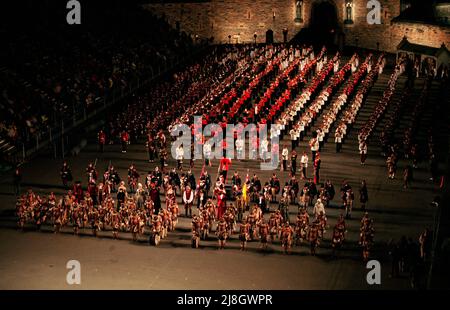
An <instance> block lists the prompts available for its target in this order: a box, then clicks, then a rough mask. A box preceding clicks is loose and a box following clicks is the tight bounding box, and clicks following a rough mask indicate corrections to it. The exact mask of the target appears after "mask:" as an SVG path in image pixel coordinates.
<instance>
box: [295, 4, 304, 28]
mask: <svg viewBox="0 0 450 310" xmlns="http://www.w3.org/2000/svg"><path fill="white" fill-rule="evenodd" d="M302 11H303V0H296V1H295V20H294V21H295V22H296V23H303V15H302Z"/></svg>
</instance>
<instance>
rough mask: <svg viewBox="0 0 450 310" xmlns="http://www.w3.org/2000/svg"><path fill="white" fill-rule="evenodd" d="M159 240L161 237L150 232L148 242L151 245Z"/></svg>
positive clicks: (155, 244) (156, 244)
mask: <svg viewBox="0 0 450 310" xmlns="http://www.w3.org/2000/svg"><path fill="white" fill-rule="evenodd" d="M160 241H161V237H160V236H159V234H157V233H155V232H153V233H151V235H150V238H149V243H150V244H151V245H154V246H158V245H159V242H160Z"/></svg>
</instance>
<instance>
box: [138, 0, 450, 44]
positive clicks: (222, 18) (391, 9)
mask: <svg viewBox="0 0 450 310" xmlns="http://www.w3.org/2000/svg"><path fill="white" fill-rule="evenodd" d="M320 2H329V3H331V4H332V5H334V6H335V8H336V13H337V17H338V23H339V28H340V30H342V32H343V33H344V40H345V44H346V45H353V46H355V45H358V46H360V47H367V48H372V49H376V48H377V47H379V48H380V49H381V50H385V51H389V52H393V51H395V49H396V46H397V44H398V43H400V41H401V39H402V38H403V36H405V35H406V37H407V38H408V40H409V41H410V42H411V43H417V44H423V45H429V46H433V47H439V46H440V45H441V44H442V43H445V44H446V46H447V47H448V48H450V28H449V27H443V26H436V25H424V24H415V23H404V22H401V23H400V22H391V20H392V19H393V18H394V17H396V16H398V15H399V14H400V1H399V0H397V1H396V0H380V3H381V24H379V25H369V24H368V23H367V19H366V17H367V14H368V12H369V9H368V8H367V3H368V0H353V11H352V12H353V22H354V23H353V24H349V25H348V24H344V22H343V21H344V19H345V2H346V1H345V0H304V1H303V6H302V14H301V15H302V19H303V21H302V22H298V21H295V18H296V0H211V1H210V2H201V3H165V4H161V3H156V4H147V5H145V7H146V9H148V10H150V11H151V12H153V13H155V14H157V15H162V14H165V15H166V17H167V19H168V21H169V22H170V23H171V24H173V25H174V26H175V24H176V22H179V25H180V29H181V30H182V31H186V32H187V33H190V34H192V35H194V36H195V35H198V36H199V37H202V38H211V37H214V42H215V43H228V42H231V43H250V42H254V34H256V35H257V37H256V41H257V42H258V43H262V42H265V40H266V31H267V30H268V29H271V30H273V33H274V41H275V42H282V41H283V29H287V30H288V33H287V39H288V40H290V39H291V38H292V37H293V36H295V34H297V33H298V32H299V31H300V30H301V29H302V28H303V27H308V26H309V23H310V19H311V12H312V8H313V6H314V4H315V3H320ZM229 36H231V38H229ZM377 43H378V45H377Z"/></svg>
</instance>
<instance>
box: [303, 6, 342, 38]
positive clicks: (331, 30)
mask: <svg viewBox="0 0 450 310" xmlns="http://www.w3.org/2000/svg"><path fill="white" fill-rule="evenodd" d="M309 28H310V31H311V32H312V34H313V36H312V37H313V38H314V41H315V43H317V44H325V45H336V44H337V43H338V42H337V38H338V34H339V33H340V32H341V31H340V27H339V23H338V9H337V7H336V4H335V3H334V1H331V0H322V1H314V2H313V3H312V5H311V12H310V22H309Z"/></svg>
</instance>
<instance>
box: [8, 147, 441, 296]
mask: <svg viewBox="0 0 450 310" xmlns="http://www.w3.org/2000/svg"><path fill="white" fill-rule="evenodd" d="M285 142H286V143H287V142H288V141H285ZM305 145H306V142H303V143H302V144H301V145H300V147H299V148H298V149H297V151H299V150H300V151H302V150H303V149H305V148H306V146H305ZM349 147H350V146H346V145H344V149H343V153H339V154H336V153H335V152H334V143H332V142H329V143H328V144H326V145H325V149H324V150H323V152H322V154H321V155H322V169H321V175H322V179H323V180H324V179H331V180H332V182H333V183H334V185H335V189H336V191H337V195H336V197H335V199H334V200H333V202H332V204H331V207H330V208H329V209H328V210H327V216H328V223H329V225H330V228H329V229H328V230H327V232H326V234H325V240H324V241H323V243H322V244H321V245H320V247H319V248H318V251H317V256H315V257H312V256H310V255H309V249H308V247H307V246H305V245H303V246H300V247H294V248H293V252H292V254H291V255H285V254H283V253H282V251H281V246H280V244H279V242H275V243H274V244H271V245H269V249H268V250H266V251H263V250H261V249H260V248H259V243H258V242H251V243H249V246H248V250H247V251H245V252H242V251H240V250H239V241H238V239H237V234H235V235H234V236H233V237H232V238H231V240H229V241H228V242H227V245H226V248H225V249H224V250H218V249H217V240H216V238H215V236H214V235H211V236H210V238H209V240H207V241H202V242H201V244H200V245H201V246H200V248H199V249H192V248H191V247H190V231H189V229H190V219H187V218H183V217H182V218H181V219H180V222H179V225H178V226H177V230H176V231H174V232H170V233H169V236H168V237H167V238H166V239H163V240H162V242H161V244H160V246H158V247H153V246H149V245H148V243H147V242H146V240H145V239H144V238H143V237H142V240H140V242H138V243H135V242H132V241H131V235H130V234H127V233H121V234H120V239H121V240H112V234H111V232H109V231H106V232H100V234H99V237H98V238H94V237H92V235H91V231H90V230H87V229H86V230H82V233H81V236H74V235H73V234H72V231H71V229H70V228H65V229H63V232H62V233H60V234H57V235H56V234H54V233H53V232H51V231H50V227H46V228H44V232H36V231H34V229H33V228H32V227H29V229H26V230H25V232H22V231H19V230H17V228H16V222H15V218H14V211H13V209H14V204H15V198H14V196H13V195H12V194H10V193H11V192H12V185H11V184H10V183H8V182H7V181H5V182H4V183H2V184H1V185H0V193H1V201H2V204H1V217H0V227H1V228H0V251H1V253H2V255H1V258H0V272H1V274H2V277H0V288H1V289H380V288H381V289H405V288H410V283H409V279H408V275H407V274H404V275H403V277H401V278H399V279H391V278H389V272H390V268H391V264H390V259H389V255H388V254H387V252H388V248H387V244H388V243H389V241H390V240H392V239H393V240H395V241H398V240H399V239H400V237H401V236H403V235H405V236H407V237H412V238H413V239H414V240H417V238H418V236H419V234H420V233H421V232H422V231H423V229H424V228H425V227H432V225H433V216H434V213H433V209H432V208H431V207H430V206H429V203H430V201H432V199H433V197H434V195H435V193H436V191H437V190H438V185H437V184H433V183H432V182H431V181H429V180H428V178H429V175H428V172H427V163H422V164H420V165H419V168H418V169H417V170H415V174H414V177H415V181H414V182H413V184H412V187H411V188H409V189H406V190H405V189H403V188H402V180H401V171H402V170H403V168H402V167H404V166H405V165H406V164H405V163H404V162H403V161H400V162H399V173H398V176H397V178H396V179H395V180H388V179H387V177H386V168H385V163H384V160H383V158H382V157H381V156H379V155H378V152H377V151H375V150H372V151H371V152H370V154H369V158H368V159H367V162H366V165H365V166H361V165H360V163H359V156H358V153H357V150H354V149H349ZM146 156H147V154H146V152H145V148H144V146H143V145H131V146H130V148H129V151H128V153H126V154H122V153H121V152H120V147H119V146H118V145H108V146H107V147H106V151H105V153H103V154H99V153H98V152H97V149H96V145H95V144H89V145H88V146H87V147H86V148H85V149H84V150H83V151H82V152H81V153H80V154H79V155H78V156H77V157H71V158H68V161H69V164H70V165H71V168H72V171H73V173H74V179H75V180H78V179H79V180H83V181H84V180H85V179H86V177H85V175H84V168H85V167H86V166H87V163H88V162H89V161H93V160H95V158H98V164H97V168H98V170H99V172H100V173H102V172H103V171H104V169H105V167H106V166H107V165H108V164H109V162H110V160H111V162H112V163H113V165H114V166H115V168H116V169H118V170H119V173H120V175H121V176H122V177H125V176H126V171H127V168H128V166H129V165H130V164H131V162H133V163H134V164H135V165H136V166H137V168H138V171H139V172H140V173H141V176H142V175H143V174H145V173H146V172H147V171H148V170H149V169H151V168H153V167H154V165H155V164H149V163H148V162H147V158H146ZM61 164H62V160H61V159H56V160H55V159H52V158H49V157H40V158H36V159H35V160H33V161H32V162H31V163H28V164H25V165H24V166H23V182H24V184H25V185H24V188H23V190H25V189H26V188H33V189H34V191H35V192H37V193H48V192H50V191H54V192H55V193H56V194H57V195H60V194H62V193H63V189H62V187H61V182H60V179H59V169H60V166H61ZM217 164H218V163H217V161H215V162H214V166H213V167H212V168H210V169H209V173H210V174H211V176H212V177H214V176H215V175H216V171H217ZM174 165H175V162H174V161H173V160H172V161H170V162H169V167H173V166H174ZM258 167H259V162H257V161H242V162H237V161H233V163H232V167H231V171H234V170H237V171H239V173H240V175H241V177H244V176H245V173H246V170H247V168H248V169H250V171H256V169H258V171H257V173H258V175H259V177H260V179H261V181H262V182H263V183H264V182H265V181H266V180H268V179H269V177H270V175H271V174H272V171H259V168H258ZM200 169H201V164H200V163H199V162H196V165H195V168H194V174H195V175H196V176H198V174H199V171H200ZM231 171H230V174H231V173H232V172H231ZM276 173H277V175H279V176H280V180H281V181H282V184H284V181H285V180H287V172H280V171H276ZM308 174H309V175H311V174H312V169H311V168H309V169H308ZM344 178H345V179H347V180H349V181H350V184H351V185H352V187H353V189H354V191H355V195H356V197H355V198H356V199H355V202H356V204H355V207H356V208H355V209H356V210H355V211H354V214H353V219H351V220H347V225H348V233H347V236H346V241H345V244H344V248H343V250H342V251H341V252H340V254H339V257H338V258H337V259H333V258H331V256H330V253H331V249H330V246H329V240H330V237H331V232H332V227H333V226H334V224H335V223H336V218H337V216H338V215H339V214H340V213H341V212H342V209H340V208H339V205H340V201H339V193H338V192H339V188H340V184H341V182H342V180H343V179H344ZM363 178H364V179H366V181H367V184H368V190H369V199H370V201H369V203H368V210H369V213H370V216H371V217H372V218H373V219H374V227H375V248H374V252H373V254H372V258H374V259H378V260H379V261H380V262H381V266H382V283H381V285H374V286H370V285H368V284H367V282H366V274H367V272H368V271H369V270H368V269H366V266H365V264H364V263H363V262H362V259H361V251H360V248H359V247H358V245H357V240H358V231H359V222H360V218H361V216H362V212H361V211H360V210H359V203H358V199H359V195H358V194H357V190H358V187H359V182H360V180H361V179H363ZM162 198H163V197H162ZM178 199H180V197H178ZM163 205H164V204H163ZM275 208H276V206H275V205H272V206H271V209H272V210H274V209H275ZM181 210H182V208H181ZM194 211H195V209H194ZM296 212H297V207H296V206H293V205H292V206H291V207H290V216H291V220H294V218H295V216H296ZM309 212H310V214H311V212H312V210H311V209H309ZM266 216H267V215H266ZM46 230H47V231H46ZM72 259H76V260H78V261H80V263H81V285H72V286H70V285H68V284H67V283H66V274H67V272H68V270H67V269H66V263H67V261H69V260H72Z"/></svg>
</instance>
